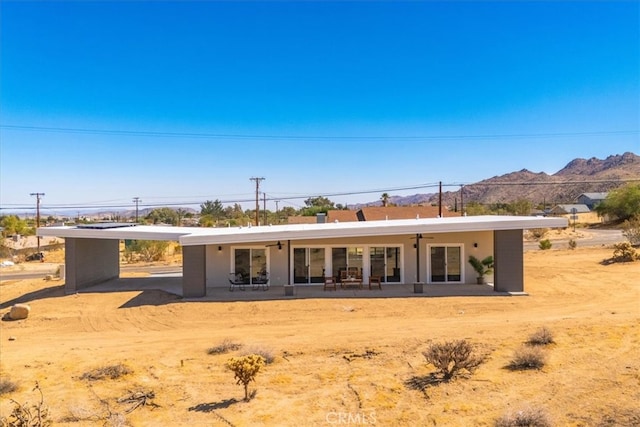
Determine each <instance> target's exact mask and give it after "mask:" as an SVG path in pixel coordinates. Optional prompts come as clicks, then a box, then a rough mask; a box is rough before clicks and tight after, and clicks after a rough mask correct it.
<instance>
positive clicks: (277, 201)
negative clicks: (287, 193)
mask: <svg viewBox="0 0 640 427" xmlns="http://www.w3.org/2000/svg"><path fill="white" fill-rule="evenodd" d="M278 203H280V200H276V224H280V211H279V210H278Z"/></svg>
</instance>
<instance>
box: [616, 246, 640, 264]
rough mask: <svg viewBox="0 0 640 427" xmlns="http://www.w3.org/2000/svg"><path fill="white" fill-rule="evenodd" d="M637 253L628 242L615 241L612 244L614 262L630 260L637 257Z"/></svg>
mask: <svg viewBox="0 0 640 427" xmlns="http://www.w3.org/2000/svg"><path fill="white" fill-rule="evenodd" d="M638 258H639V257H638V253H637V252H636V250H635V249H634V248H633V246H631V243H629V242H622V243H616V244H615V245H613V261H614V262H632V261H634V260H636V259H638Z"/></svg>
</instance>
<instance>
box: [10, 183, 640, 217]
mask: <svg viewBox="0 0 640 427" xmlns="http://www.w3.org/2000/svg"><path fill="white" fill-rule="evenodd" d="M253 179H254V178H251V180H253ZM261 179H264V178H261ZM626 182H640V177H638V178H618V179H606V180H580V181H546V182H527V181H521V182H486V183H485V182H476V183H471V184H469V183H461V182H453V183H442V186H443V187H460V186H462V185H464V187H465V189H468V188H469V187H481V186H513V185H522V186H535V185H577V184H611V183H626ZM438 186H439V183H425V184H416V185H412V186H404V187H391V188H378V189H373V190H361V191H344V192H325V193H323V192H320V193H315V194H304V195H302V194H298V195H294V196H284V195H278V196H277V197H276V196H274V195H271V196H270V197H268V198H267V200H268V201H274V200H276V199H277V200H279V201H281V202H287V203H288V204H290V205H292V206H295V204H293V203H289V202H288V201H290V200H301V199H308V198H310V197H340V196H354V195H360V194H373V193H383V192H392V191H406V190H417V189H424V188H434V187H438ZM34 194H35V193H34ZM251 201H253V199H246V198H245V199H227V200H220V203H223V204H232V203H247V202H251ZM201 203H202V200H199V201H181V202H157V203H141V204H140V206H141V207H146V208H153V207H164V206H167V207H169V206H193V205H200V204H201ZM129 206H130V205H129V204H126V203H123V204H109V205H81V204H52V205H48V206H46V208H47V209H50V210H52V209H114V208H127V207H129ZM31 209H33V207H32V206H28V205H24V204H12V203H5V204H4V205H3V206H0V210H31Z"/></svg>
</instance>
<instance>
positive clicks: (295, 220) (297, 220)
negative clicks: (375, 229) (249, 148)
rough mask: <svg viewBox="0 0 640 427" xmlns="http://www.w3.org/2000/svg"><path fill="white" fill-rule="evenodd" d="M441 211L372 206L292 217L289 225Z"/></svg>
mask: <svg viewBox="0 0 640 427" xmlns="http://www.w3.org/2000/svg"><path fill="white" fill-rule="evenodd" d="M439 214H440V211H439V209H438V207H437V206H387V207H382V206H370V207H364V208H361V209H358V210H337V209H333V210H330V211H328V212H327V214H326V216H324V217H322V216H321V215H320V216H319V217H314V216H292V217H289V224H315V223H322V222H354V221H385V220H396V219H420V218H438V215H439ZM456 216H461V215H460V212H453V211H450V210H448V209H446V208H443V209H442V217H443V218H449V217H456Z"/></svg>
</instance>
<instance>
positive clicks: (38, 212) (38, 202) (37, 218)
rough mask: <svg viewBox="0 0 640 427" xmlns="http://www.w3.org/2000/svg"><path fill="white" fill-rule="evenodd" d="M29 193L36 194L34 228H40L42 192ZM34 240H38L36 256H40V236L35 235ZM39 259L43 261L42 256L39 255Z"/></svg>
mask: <svg viewBox="0 0 640 427" xmlns="http://www.w3.org/2000/svg"><path fill="white" fill-rule="evenodd" d="M31 195H32V196H36V228H40V197H42V196H44V193H31ZM36 234H37V231H36ZM36 240H37V241H38V256H40V236H37V238H36ZM40 261H44V260H43V259H42V257H40Z"/></svg>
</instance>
